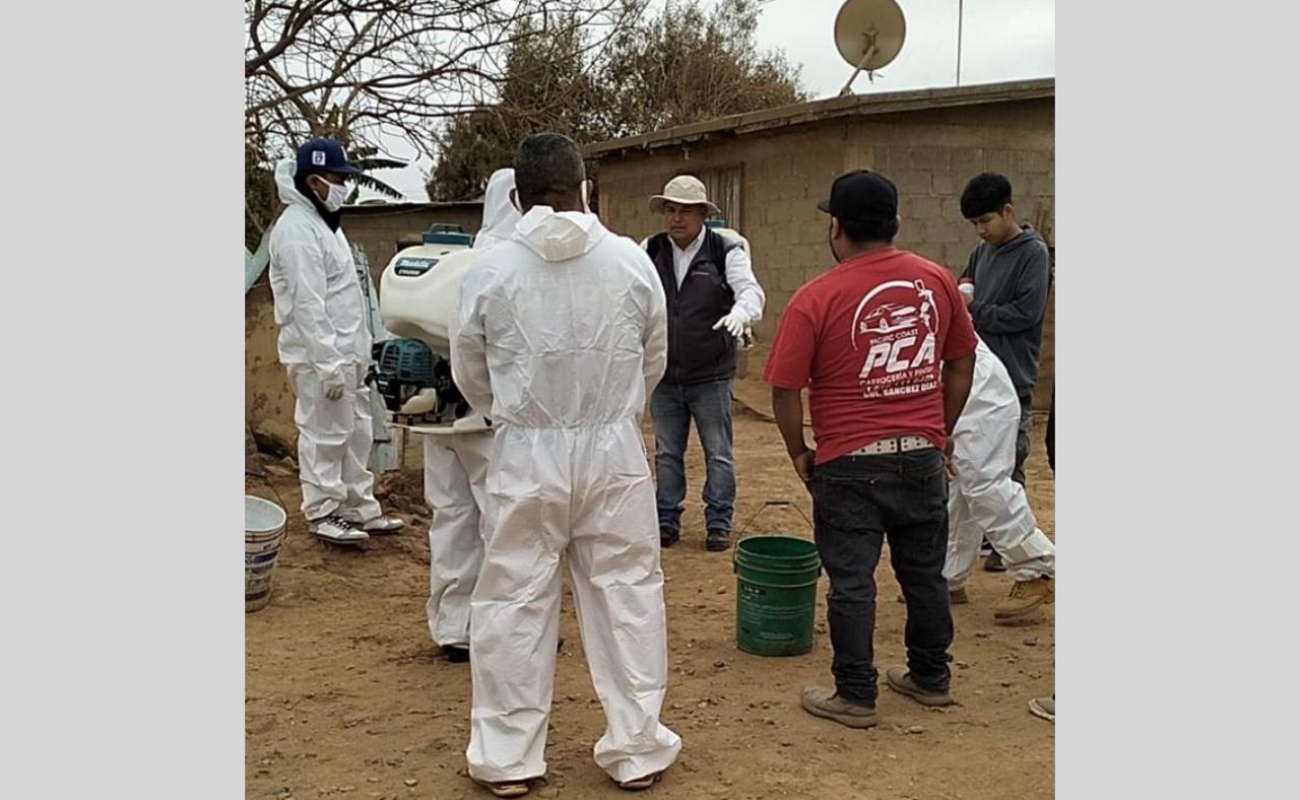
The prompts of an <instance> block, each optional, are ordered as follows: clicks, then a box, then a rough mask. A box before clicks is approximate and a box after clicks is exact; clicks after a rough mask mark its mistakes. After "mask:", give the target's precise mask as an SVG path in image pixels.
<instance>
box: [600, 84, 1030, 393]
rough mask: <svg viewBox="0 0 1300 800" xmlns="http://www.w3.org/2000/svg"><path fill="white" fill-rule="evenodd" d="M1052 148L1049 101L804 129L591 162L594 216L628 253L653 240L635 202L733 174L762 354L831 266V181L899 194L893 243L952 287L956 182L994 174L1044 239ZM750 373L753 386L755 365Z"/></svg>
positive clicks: (961, 248) (963, 242) (961, 259)
mask: <svg viewBox="0 0 1300 800" xmlns="http://www.w3.org/2000/svg"><path fill="white" fill-rule="evenodd" d="M1054 137H1055V114H1054V101H1053V100H1051V99H1042V100H1029V101H1020V102H1008V103H991V104H988V105H982V106H970V107H963V108H953V109H941V110H934V111H920V112H911V113H902V114H891V115H880V116H863V117H857V118H852V119H849V120H843V119H841V120H832V121H827V122H822V123H816V122H814V123H808V124H804V125H801V126H797V127H786V128H780V129H775V130H773V131H771V132H764V133H762V134H749V135H744V136H739V137H728V138H721V139H717V140H713V141H708V142H700V143H694V144H689V145H685V146H682V145H677V146H673V147H671V148H665V149H664V150H662V151H658V152H650V153H644V152H636V153H629V154H626V155H618V154H609V155H606V156H604V157H603V158H602V159H601V161H600V169H599V181H600V204H601V205H600V215H601V217H602V219H603V220H604V221H605V224H606V225H607V226H609V227H610V228H611V229H612V230H614V231H617V232H619V233H623V234H625V235H628V236H632V237H634V238H636V239H637V240H638V241H639V240H640V239H641V238H642V237H644V236H647V235H649V234H652V233H655V232H657V231H659V230H661V229H662V218H660V217H658V216H656V215H654V214H652V213H650V211H649V209H648V206H647V200H648V198H649V197H650V196H651V195H654V194H657V193H659V192H660V191H662V188H663V185H664V183H666V182H667V181H668V180H669V179H670V178H671V177H672V176H674V175H676V174H680V173H682V172H691V171H700V170H708V169H715V168H728V167H734V166H737V165H738V166H740V168H741V170H742V178H741V181H742V188H741V208H740V214H739V217H738V218H737V219H729V220H728V223H729V224H730V225H731V226H732V227H734V228H736V229H737V230H739V231H740V232H741V233H742V234H744V235H745V237H746V238H748V239H749V241H750V245H751V247H752V249H753V253H754V267H755V272H756V274H757V277H758V280H759V282H760V283H762V285H763V288H764V291H765V292H766V293H767V310H766V312H765V313H764V318H763V321H762V322H761V323H760V324H759V325H758V326H757V328H756V334H757V335H758V337H759V338H760V339H763V340H766V341H769V342H770V341H771V338H772V335H773V334H774V332H775V330H776V323H777V320H778V319H779V318H780V315H781V312H782V311H783V310H784V308H785V305H786V303H788V302H789V300H790V297H791V296H792V295H793V294H794V291H795V290H796V289H798V288H799V286H801V285H802V284H803V283H804V282H806V281H807V280H809V279H810V278H812V277H814V276H816V275H819V274H821V273H822V272H823V271H825V270H826V269H828V268H830V267H831V266H833V265H834V260H833V257H832V255H831V252H830V246H829V244H828V243H827V224H828V220H827V217H826V215H825V214H822V213H821V212H819V211H818V210H817V202H818V201H820V200H822V199H824V198H825V197H826V196H827V194H828V193H829V191H830V184H831V181H832V180H833V179H834V178H835V176H836V175H838V174H840V173H841V172H844V171H845V170H848V169H856V168H860V167H867V168H871V169H876V170H879V171H881V172H884V173H885V174H887V175H888V176H889V177H890V178H891V179H892V180H893V181H894V182H895V183H896V184H897V185H898V189H899V193H900V206H901V207H900V209H899V211H900V214H901V215H902V217H903V224H902V227H901V229H900V231H899V236H898V239H897V240H896V243H897V244H898V245H899V246H900V247H903V248H906V249H909V250H913V251H915V252H917V253H920V254H921V255H923V256H925V257H926V258H929V259H931V260H933V261H935V262H937V263H940V264H943V265H945V266H947V267H948V268H949V269H950V270H951V271H952V272H953V274H954V275H957V274H960V273H961V271H962V270H963V269H965V266H966V262H967V259H968V257H969V255H970V252H971V250H972V249H973V248H974V246H975V245H976V244H978V243H979V239H978V238H977V237H976V235H975V232H974V229H973V228H972V227H971V225H970V223H968V222H967V221H966V220H965V219H963V218H962V216H961V209H960V202H959V200H960V197H961V190H962V188H963V187H964V186H965V184H966V181H967V180H969V179H970V178H971V177H973V176H974V175H976V174H978V173H979V172H982V171H985V170H992V171H997V172H1001V173H1003V174H1005V175H1006V176H1007V177H1008V178H1009V179H1010V180H1011V183H1012V186H1013V188H1014V192H1015V201H1016V208H1017V211H1018V213H1019V215H1020V217H1021V218H1022V220H1023V221H1025V222H1028V221H1030V219H1031V217H1032V215H1033V211H1034V207H1035V204H1036V203H1038V202H1042V203H1043V204H1044V205H1045V206H1046V207H1047V208H1048V210H1049V214H1048V217H1047V219H1048V222H1047V225H1046V226H1045V227H1046V228H1047V230H1046V234H1047V235H1048V236H1049V238H1050V237H1051V234H1052V215H1051V213H1050V211H1051V209H1052V207H1053V206H1054V200H1055V163H1054V162H1055V159H1054V152H1055V142H1054ZM1053 300H1054V298H1053ZM1054 307H1055V303H1054V302H1049V306H1048V313H1047V321H1046V324H1045V326H1044V334H1043V358H1042V368H1041V374H1040V378H1039V387H1038V391H1037V392H1036V393H1035V399H1034V405H1035V407H1036V408H1041V409H1043V410H1046V408H1047V402H1048V399H1049V393H1050V391H1051V384H1052V377H1053V375H1054V368H1055V359H1054V351H1055V347H1054V341H1055V311H1054ZM750 371H751V373H757V374H761V365H751V367H750Z"/></svg>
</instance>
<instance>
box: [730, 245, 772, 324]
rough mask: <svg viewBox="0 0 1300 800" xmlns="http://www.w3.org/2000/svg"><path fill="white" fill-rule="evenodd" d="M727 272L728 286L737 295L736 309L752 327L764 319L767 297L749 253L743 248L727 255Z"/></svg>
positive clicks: (738, 248) (735, 249)
mask: <svg viewBox="0 0 1300 800" xmlns="http://www.w3.org/2000/svg"><path fill="white" fill-rule="evenodd" d="M726 272H727V284H728V285H729V286H731V290H732V291H733V292H735V293H736V304H735V306H734V307H735V308H738V309H740V310H741V311H743V312H744V313H745V315H746V316H748V317H749V322H750V324H751V325H752V324H754V323H755V322H758V321H759V320H760V319H762V318H763V306H764V304H765V303H766V302H767V295H765V294H764V293H763V287H762V286H759V285H758V279H757V278H755V277H754V265H753V262H752V261H750V258H749V253H746V252H745V249H744V248H743V247H737V248H734V249H733V250H732V251H731V252H729V253H727V263H726Z"/></svg>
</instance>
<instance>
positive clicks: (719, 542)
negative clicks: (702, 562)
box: [704, 528, 731, 553]
mask: <svg viewBox="0 0 1300 800" xmlns="http://www.w3.org/2000/svg"><path fill="white" fill-rule="evenodd" d="M728 547H731V531H724V530H718V529H716V528H715V529H714V530H711V531H709V535H708V536H706V537H704V549H705V550H708V551H709V552H710V553H721V552H722V551H723V550H726V549H727V548H728Z"/></svg>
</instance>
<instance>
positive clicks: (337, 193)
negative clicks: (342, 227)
mask: <svg viewBox="0 0 1300 800" xmlns="http://www.w3.org/2000/svg"><path fill="white" fill-rule="evenodd" d="M321 180H325V179H324V178H321ZM325 183H326V185H328V186H329V187H330V193H329V195H328V196H327V197H326V198H325V199H324V200H322V201H321V204H322V205H324V206H325V210H326V211H329V212H331V213H332V212H334V211H338V210H339V209H340V208H342V207H343V201H344V200H347V199H348V187H347V186H345V185H343V184H341V183H330V182H329V181H325Z"/></svg>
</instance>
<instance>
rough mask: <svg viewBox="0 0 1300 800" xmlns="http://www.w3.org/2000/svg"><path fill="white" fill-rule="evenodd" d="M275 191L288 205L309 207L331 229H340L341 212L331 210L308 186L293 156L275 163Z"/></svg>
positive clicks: (282, 201)
mask: <svg viewBox="0 0 1300 800" xmlns="http://www.w3.org/2000/svg"><path fill="white" fill-rule="evenodd" d="M275 192H276V194H277V195H278V196H279V198H280V202H281V203H284V204H285V205H286V206H299V207H301V208H303V209H309V210H311V211H312V212H314V213H315V214H317V215H318V216H320V218H321V219H323V220H325V224H326V225H329V228H330V230H332V231H336V230H338V229H339V221H340V219H341V214H340V212H338V211H330V210H329V209H327V208H325V204H324V203H322V202H321V201H320V198H318V197H316V195H315V194H314V193H313V192H312V191H311V189H309V188H307V184H306V178H305V176H300V175H298V163H297V161H295V160H294V159H292V158H285V159H281V160H280V161H279V162H277V163H276V165H275Z"/></svg>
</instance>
